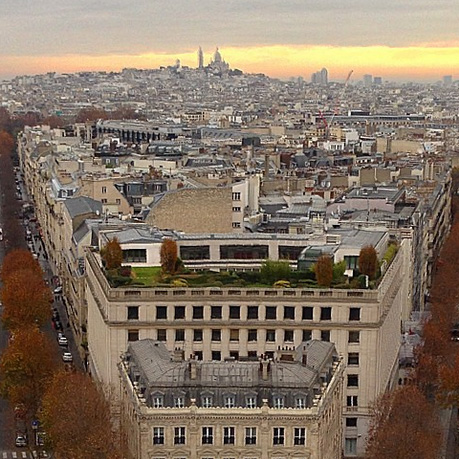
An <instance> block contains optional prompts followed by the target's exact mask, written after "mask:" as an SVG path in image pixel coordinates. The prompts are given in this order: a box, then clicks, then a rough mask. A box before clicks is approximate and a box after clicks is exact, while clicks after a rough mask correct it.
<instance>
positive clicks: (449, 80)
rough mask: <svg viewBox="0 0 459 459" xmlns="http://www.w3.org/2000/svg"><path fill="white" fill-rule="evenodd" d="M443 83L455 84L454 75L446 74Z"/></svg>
mask: <svg viewBox="0 0 459 459" xmlns="http://www.w3.org/2000/svg"><path fill="white" fill-rule="evenodd" d="M443 84H444V85H445V86H451V85H452V84H453V76H452V75H445V76H444V77H443Z"/></svg>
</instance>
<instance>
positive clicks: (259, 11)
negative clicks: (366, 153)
mask: <svg viewBox="0 0 459 459" xmlns="http://www.w3.org/2000/svg"><path fill="white" fill-rule="evenodd" d="M458 24H459V7H458V5H457V4H456V2H452V1H451V0H448V1H446V0H430V1H426V0H405V1H403V2H402V1H400V0H384V1H381V0H322V1H317V0H315V1H312V0H168V1H167V2H166V1H158V0H136V1H132V0H98V1H89V0H73V1H70V0H60V1H59V2H55V1H51V0H39V1H36V0H2V9H1V13H0V59H1V61H0V62H1V64H0V77H6V78H7V77H11V76H14V75H22V74H36V73H44V72H48V71H57V72H75V71H79V70H115V71H118V70H121V69H122V68H124V67H137V68H157V67H159V66H160V65H172V64H174V62H175V60H176V59H177V58H178V59H180V60H181V62H182V65H189V66H191V67H195V66H196V65H197V58H196V51H197V48H198V47H199V46H202V48H203V50H204V53H205V63H208V62H209V60H210V58H211V56H212V54H213V52H214V50H215V47H216V46H219V47H220V51H221V54H222V56H223V58H224V59H225V60H226V61H227V62H229V63H230V65H231V67H232V68H239V69H241V70H243V71H245V72H263V73H266V74H268V75H270V76H273V77H280V78H288V77H291V76H303V77H305V78H307V79H309V77H310V74H311V72H313V71H316V70H319V69H321V68H322V67H326V68H328V70H329V75H330V79H331V80H337V81H339V80H343V79H344V78H345V77H346V75H347V74H348V72H349V70H351V69H352V70H354V76H353V78H357V79H359V78H361V76H362V75H363V74H365V73H371V74H373V75H378V76H382V77H383V78H384V79H389V80H425V81H437V80H439V79H441V77H442V76H443V75H453V78H455V79H456V78H459V27H458Z"/></svg>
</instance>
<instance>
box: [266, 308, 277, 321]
mask: <svg viewBox="0 0 459 459" xmlns="http://www.w3.org/2000/svg"><path fill="white" fill-rule="evenodd" d="M276 319H277V308H276V306H266V320H276Z"/></svg>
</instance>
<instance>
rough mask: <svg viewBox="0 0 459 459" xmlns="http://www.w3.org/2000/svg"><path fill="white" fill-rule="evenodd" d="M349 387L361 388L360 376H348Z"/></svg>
mask: <svg viewBox="0 0 459 459" xmlns="http://www.w3.org/2000/svg"><path fill="white" fill-rule="evenodd" d="M347 387H359V375H347Z"/></svg>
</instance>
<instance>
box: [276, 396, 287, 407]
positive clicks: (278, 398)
mask: <svg viewBox="0 0 459 459" xmlns="http://www.w3.org/2000/svg"><path fill="white" fill-rule="evenodd" d="M284 406H285V403H284V397H282V395H276V396H275V397H274V398H273V408H284Z"/></svg>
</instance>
